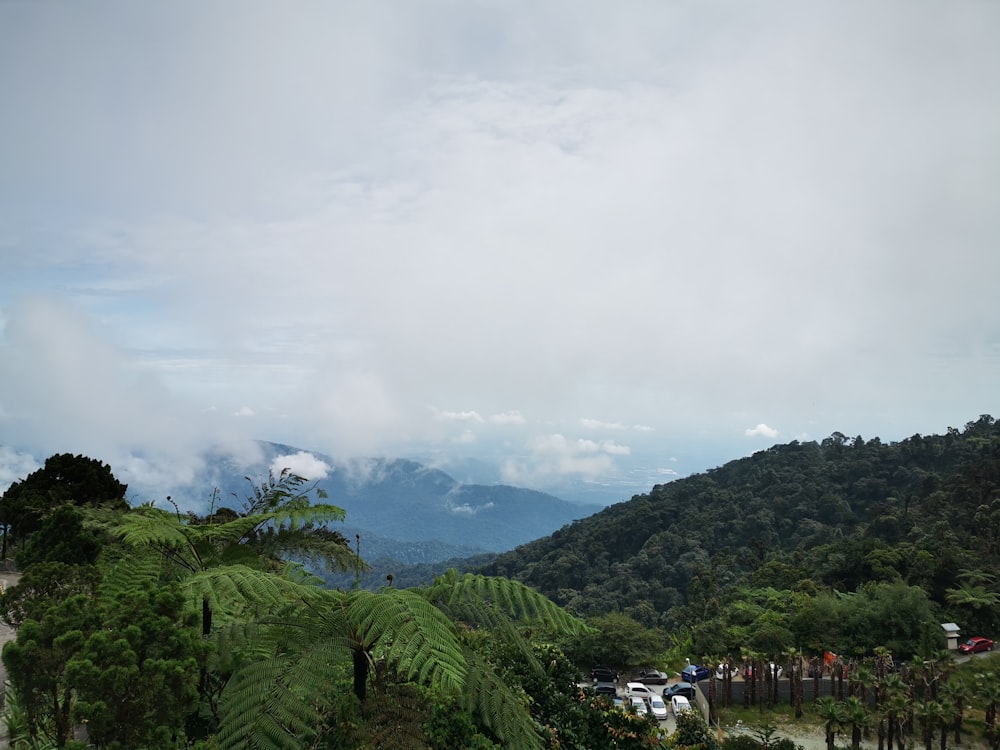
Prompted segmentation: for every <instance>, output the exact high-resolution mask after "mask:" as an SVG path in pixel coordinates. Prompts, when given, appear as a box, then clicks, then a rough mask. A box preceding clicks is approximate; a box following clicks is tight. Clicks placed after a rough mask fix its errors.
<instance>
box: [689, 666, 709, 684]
mask: <svg viewBox="0 0 1000 750" xmlns="http://www.w3.org/2000/svg"><path fill="white" fill-rule="evenodd" d="M711 676H712V670H711V669H709V668H708V667H701V666H698V665H697V664H688V665H687V666H686V667H684V669H682V670H681V679H682V680H684V681H685V682H700V681H701V680H707V679H708V678H709V677H711Z"/></svg>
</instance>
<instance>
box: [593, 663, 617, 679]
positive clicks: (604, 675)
mask: <svg viewBox="0 0 1000 750" xmlns="http://www.w3.org/2000/svg"><path fill="white" fill-rule="evenodd" d="M590 679H591V680H593V681H594V682H618V672H616V671H615V670H613V669H609V668H608V667H600V666H598V667H594V668H593V669H591V670H590Z"/></svg>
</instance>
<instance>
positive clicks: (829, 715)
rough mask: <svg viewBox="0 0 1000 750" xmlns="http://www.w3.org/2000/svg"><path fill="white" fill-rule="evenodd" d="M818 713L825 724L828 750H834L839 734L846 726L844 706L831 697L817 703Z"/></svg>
mask: <svg viewBox="0 0 1000 750" xmlns="http://www.w3.org/2000/svg"><path fill="white" fill-rule="evenodd" d="M816 711H817V712H818V713H819V717H820V720H821V721H822V722H823V730H824V731H825V732H826V750H833V748H834V745H835V743H836V741H837V732H838V731H840V729H841V727H842V726H843V724H844V704H843V703H841V702H839V701H836V700H834V699H833V698H831V697H829V696H824V697H822V698H820V699H819V700H818V701H816Z"/></svg>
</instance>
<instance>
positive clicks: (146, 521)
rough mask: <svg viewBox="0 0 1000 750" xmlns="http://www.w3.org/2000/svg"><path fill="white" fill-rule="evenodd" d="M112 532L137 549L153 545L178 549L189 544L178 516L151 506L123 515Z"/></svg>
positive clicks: (134, 509)
mask: <svg viewBox="0 0 1000 750" xmlns="http://www.w3.org/2000/svg"><path fill="white" fill-rule="evenodd" d="M112 530H113V532H114V533H115V534H116V535H117V536H118V538H119V539H121V540H122V541H123V542H125V543H126V544H129V545H132V546H135V547H139V546H144V545H153V546H157V547H169V548H173V549H177V548H181V547H185V546H187V544H188V538H187V536H185V534H184V526H183V525H182V524H180V523H178V521H177V516H176V515H175V514H174V513H171V512H169V511H166V510H163V509H161V508H154V507H153V506H151V505H140V506H139V507H138V508H133V509H132V510H130V511H129V512H128V513H124V514H122V516H121V517H120V519H119V521H118V524H117V525H116V527H114V528H113V529H112Z"/></svg>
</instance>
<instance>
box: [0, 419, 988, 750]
mask: <svg viewBox="0 0 1000 750" xmlns="http://www.w3.org/2000/svg"><path fill="white" fill-rule="evenodd" d="M126 489H127V488H126V487H125V485H123V484H121V483H120V482H119V481H118V480H117V479H116V477H115V476H114V473H113V471H112V468H111V467H110V466H108V465H106V464H104V463H102V462H100V461H99V460H96V459H92V458H88V457H84V456H79V455H77V456H74V455H71V454H61V455H56V456H52V457H50V458H49V459H48V460H47V461H46V462H45V465H44V467H43V468H41V469H39V470H38V471H36V472H34V473H32V474H31V475H29V476H28V477H27V478H25V479H24V480H22V481H20V482H15V483H14V484H13V485H11V487H10V488H9V489H8V490H7V491H6V492H5V493H4V495H3V496H2V497H0V525H2V529H3V550H2V552H3V554H2V557H3V560H4V561H5V562H6V563H7V564H8V565H9V566H13V568H14V569H16V570H17V571H19V579H18V580H17V583H16V584H15V585H12V586H10V587H9V588H7V589H6V590H5V591H4V593H3V595H2V596H0V618H2V620H3V621H4V623H6V624H7V625H8V626H10V627H11V628H13V629H14V630H15V632H16V635H15V637H14V638H13V639H12V640H11V641H10V642H8V643H7V644H6V645H5V647H4V650H3V663H4V667H5V668H6V671H7V684H6V686H5V694H4V709H3V710H4V717H5V720H6V723H7V728H8V733H9V737H10V746H11V747H13V748H33V749H35V750H38V749H40V748H48V747H68V748H85V747H93V748H109V749H110V748H115V749H118V750H125V749H130V750H143V749H150V750H152V749H154V748H156V749H159V748H162V749H164V750H170V749H172V748H200V749H201V750H209V749H210V748H211V749H215V748H219V749H228V748H274V749H276V750H277V749H279V748H288V750H295V749H298V748H316V749H322V748H345V749H348V750H349V749H351V748H359V749H360V748H553V749H554V748H574V749H578V750H600V749H602V748H622V749H628V748H647V747H669V748H674V747H692V748H693V747H703V748H707V749H709V750H716V749H717V748H718V747H719V745H720V743H721V745H722V747H723V748H725V750H754V749H755V748H760V747H765V748H770V747H775V746H776V741H775V739H774V736H773V729H774V727H773V725H772V724H771V723H770V722H771V721H772V719H771V718H767V717H771V716H773V717H774V719H773V720H775V721H777V720H778V719H782V720H785V719H787V720H797V719H804V720H807V721H812V722H813V723H815V724H816V725H818V726H821V727H822V728H824V729H825V731H826V737H827V745H828V747H829V748H831V750H832V748H833V747H834V744H835V741H836V740H837V738H838V737H840V734H839V733H840V732H844V733H846V734H845V735H844V736H845V737H846V738H847V739H848V740H849V742H850V744H851V745H852V746H854V747H858V746H859V745H860V743H861V742H862V737H869V738H877V742H878V747H879V749H880V750H893V747H894V745H895V747H896V750H903V749H904V748H909V747H912V746H914V745H920V746H923V747H924V748H925V750H934V746H935V745H936V746H937V747H938V748H940V749H941V750H945V748H946V747H947V746H948V745H949V744H951V743H952V742H959V741H960V740H961V739H962V738H963V737H964V738H965V739H966V741H968V740H970V739H976V740H981V741H982V742H983V743H984V745H985V746H987V747H991V748H993V750H996V749H997V748H998V747H1000V732H998V731H997V724H996V717H997V708H998V706H1000V687H998V685H1000V680H998V679H997V678H998V674H1000V670H998V668H997V666H996V665H995V664H994V658H993V657H991V656H987V657H985V658H977V659H975V660H974V663H973V662H970V663H969V664H958V663H957V660H956V659H955V658H954V656H955V655H954V652H949V651H948V650H946V645H947V644H946V643H945V640H944V635H943V630H942V628H941V624H942V623H946V622H954V623H957V624H958V625H959V626H960V627H961V632H962V634H963V637H965V636H969V635H982V636H988V637H992V636H993V634H994V633H995V632H996V622H997V617H998V614H1000V593H998V588H997V583H996V582H997V576H998V575H1000V425H998V424H997V423H996V422H995V420H994V419H993V418H992V417H990V416H982V417H980V418H979V419H978V420H976V421H973V422H969V423H968V424H966V425H965V426H964V428H962V429H948V431H947V433H946V434H944V435H935V436H919V435H914V436H913V437H911V438H908V439H906V440H903V441H900V442H898V443H882V442H881V441H880V440H879V439H877V438H875V439H871V440H864V439H862V438H861V437H856V438H849V437H847V436H845V435H842V434H840V433H834V434H833V435H831V436H830V437H829V438H826V439H824V440H822V441H821V442H792V443H789V444H785V445H776V446H774V447H773V448H771V449H769V450H767V451H762V452H759V453H756V454H754V455H753V456H750V457H747V458H744V459H740V460H737V461H732V462H730V463H727V464H726V465H724V466H722V467H719V468H716V469H713V470H710V471H708V472H705V473H703V474H698V475H694V476H691V477H687V478H684V479H679V480H677V481H674V482H671V483H669V484H664V485H658V486H656V487H654V488H652V490H651V491H650V492H649V493H648V494H645V495H640V496H636V497H633V498H632V499H631V500H628V501H625V502H622V503H619V504H616V505H613V506H611V507H609V508H607V509H605V510H603V511H601V512H599V513H597V514H595V515H594V516H592V517H589V518H587V519H583V520H580V521H577V522H574V523H573V524H571V525H569V526H566V527H564V528H563V529H561V530H560V531H558V532H556V533H555V534H553V535H551V536H549V537H546V538H544V539H539V540H537V541H534V542H532V543H530V544H527V545H523V546H522V547H519V548H517V549H515V550H513V551H511V552H508V553H505V554H502V555H499V556H496V557H495V558H493V559H490V560H483V559H477V560H469V561H465V563H464V564H463V563H458V564H456V566H455V567H454V568H452V569H449V570H447V571H443V572H439V573H438V574H436V575H434V576H432V577H428V578H427V579H426V580H423V581H420V582H415V583H411V582H409V579H408V578H406V577H405V576H404V575H403V571H400V576H399V579H398V580H395V577H394V576H393V575H391V574H389V575H387V576H385V577H384V580H382V581H381V582H380V584H379V585H377V586H369V587H363V586H361V585H360V583H361V582H362V581H363V580H365V579H366V578H365V577H366V574H367V572H368V570H367V568H368V566H367V565H366V563H365V561H364V560H362V559H360V558H359V557H358V556H357V555H356V553H355V551H354V549H353V548H352V545H351V543H350V541H349V540H348V539H346V538H345V537H344V536H343V535H342V534H341V533H340V532H339V531H337V529H338V527H339V526H340V525H341V524H343V522H344V520H345V518H344V512H343V511H342V510H341V509H340V508H338V507H336V506H333V505H330V504H328V503H326V502H325V500H326V498H325V497H324V496H323V494H322V493H321V492H319V491H318V490H317V489H316V487H315V486H313V485H310V484H309V483H307V482H305V481H304V480H302V479H301V478H300V477H297V476H294V475H292V474H289V473H287V472H286V473H282V474H280V475H277V476H275V475H272V476H270V477H268V478H267V479H266V480H258V481H256V482H252V481H249V480H248V487H247V491H246V493H245V495H244V497H243V498H242V499H241V500H240V501H234V500H227V504H223V503H222V502H221V500H220V498H219V497H218V496H216V498H215V502H214V503H213V504H212V507H211V508H210V510H209V512H208V513H207V514H206V515H204V516H199V515H195V514H193V513H190V512H185V511H182V510H181V509H179V508H176V507H168V508H166V509H165V508H162V507H155V506H153V505H151V504H150V505H140V506H135V507H133V506H130V505H129V504H128V503H127V502H126V501H125V499H124V498H125V497H126ZM316 571H332V572H337V573H339V574H340V575H341V576H346V580H353V581H354V584H353V585H350V584H348V585H341V586H331V585H329V584H328V583H327V582H326V581H325V580H324V578H323V577H322V576H321V575H320V574H318V573H317V572H316ZM411 574H412V571H411ZM404 578H405V579H406V580H407V581H408V582H407V583H406V584H405V585H404V584H403V580H404ZM688 660H691V661H694V662H696V663H701V664H711V665H713V666H714V665H715V664H716V663H722V662H727V663H729V664H732V665H734V668H735V669H734V671H735V672H736V673H737V675H739V676H737V677H735V678H730V676H729V672H728V671H727V672H726V674H725V676H724V677H723V678H722V679H718V680H717V679H716V678H715V672H714V670H712V675H711V677H710V678H709V679H708V680H707V681H706V683H705V685H704V688H703V689H704V691H705V693H706V694H707V701H708V702H707V706H708V709H707V715H708V718H709V721H710V723H711V724H712V725H718V726H722V725H724V724H725V723H726V722H728V721H730V720H733V717H736V716H744V715H745V714H746V712H749V713H750V714H753V715H754V716H755V717H758V721H757V725H758V729H757V731H756V732H755V733H753V734H750V735H747V734H742V735H730V736H726V737H724V738H722V739H720V736H721V735H718V734H717V733H716V732H715V731H713V730H710V729H709V725H708V724H706V723H705V722H704V721H703V720H702V719H701V718H700V717H697V719H695V718H691V719H690V720H688V719H684V720H683V721H678V723H677V730H676V731H675V732H674V733H672V734H671V735H669V736H664V734H663V732H662V731H661V728H660V726H659V725H658V724H657V722H656V721H654V720H652V719H649V718H646V717H642V716H638V715H635V714H632V713H629V712H626V711H622V710H619V709H617V708H614V707H613V706H612V705H611V704H610V702H608V701H607V700H606V699H604V698H602V697H600V696H597V695H595V694H594V693H593V691H591V690H589V689H588V688H586V687H581V684H584V685H586V683H587V682H588V681H589V671H590V667H591V666H593V665H594V664H597V663H602V664H606V665H609V666H612V667H614V668H616V669H619V670H622V672H623V674H624V675H626V676H627V675H630V674H632V673H633V670H635V669H636V668H638V667H639V666H642V665H649V664H655V665H657V666H658V667H659V668H662V669H666V670H668V671H671V672H676V671H678V670H679V669H680V668H681V667H682V666H683V665H684V664H685V663H686V661H688ZM770 663H774V664H775V665H776V666H780V667H781V668H782V670H783V675H784V676H783V677H782V678H780V679H777V678H775V677H774V676H773V673H772V669H771V668H768V665H769V664H770ZM747 670H752V676H744V675H748V671H747ZM810 675H814V677H813V679H810ZM735 683H740V686H741V687H742V688H743V689H742V690H741V691H739V693H736V692H734V687H735ZM822 685H826V687H825V688H824V689H821V686H822ZM737 695H738V697H737ZM740 712H744V713H740ZM963 733H964V734H963ZM872 741H874V740H872ZM886 745H888V747H886ZM783 750H791V748H783Z"/></svg>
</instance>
